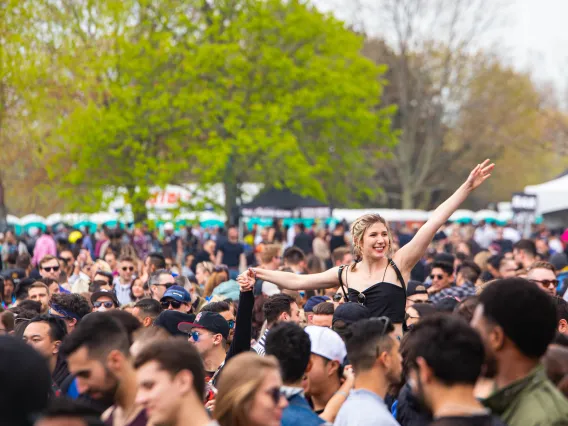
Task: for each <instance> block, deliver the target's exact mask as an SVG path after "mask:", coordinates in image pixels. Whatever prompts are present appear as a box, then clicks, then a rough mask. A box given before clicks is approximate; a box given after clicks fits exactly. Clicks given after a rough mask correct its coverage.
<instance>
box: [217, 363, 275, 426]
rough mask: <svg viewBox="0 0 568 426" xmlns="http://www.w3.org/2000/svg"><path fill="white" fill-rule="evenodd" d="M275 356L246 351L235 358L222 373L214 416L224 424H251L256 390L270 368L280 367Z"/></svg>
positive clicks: (234, 425) (243, 425)
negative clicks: (251, 411) (250, 414)
mask: <svg viewBox="0 0 568 426" xmlns="http://www.w3.org/2000/svg"><path fill="white" fill-rule="evenodd" d="M278 369H279V364H278V360H277V359H276V358H275V357H273V356H265V357H261V356H260V355H257V354H256V353H254V352H245V353H242V354H240V355H237V356H236V357H234V358H232V359H231V360H230V361H229V362H228V363H227V365H226V366H225V368H223V373H221V375H220V377H219V386H218V387H217V389H218V394H217V398H216V401H215V411H214V412H213V417H214V418H215V420H217V421H218V422H219V424H220V425H221V426H247V425H248V424H249V423H250V422H249V421H248V412H249V411H250V408H251V404H252V401H253V399H254V395H255V393H256V391H257V390H258V389H259V388H260V386H261V384H262V381H263V380H264V378H265V377H266V370H277V371H279V370H278Z"/></svg>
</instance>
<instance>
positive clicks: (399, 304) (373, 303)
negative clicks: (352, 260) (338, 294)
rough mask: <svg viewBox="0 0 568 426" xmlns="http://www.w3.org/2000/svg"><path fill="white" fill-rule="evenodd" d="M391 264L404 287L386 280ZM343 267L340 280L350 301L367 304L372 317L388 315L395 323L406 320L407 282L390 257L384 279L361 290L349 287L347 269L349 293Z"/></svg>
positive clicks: (347, 272)
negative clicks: (343, 275)
mask: <svg viewBox="0 0 568 426" xmlns="http://www.w3.org/2000/svg"><path fill="white" fill-rule="evenodd" d="M389 266H392V267H393V269H394V271H395V272H396V275H397V277H398V280H399V282H400V284H401V286H402V287H399V286H397V285H396V284H393V283H389V282H387V281H385V280H384V277H385V276H386V273H387V269H388V267H389ZM343 269H344V268H342V267H340V272H339V277H340V280H339V282H340V284H341V288H342V290H343V293H344V295H345V296H346V297H347V299H348V300H349V301H350V302H356V303H359V304H361V305H364V306H366V307H367V308H368V309H369V311H371V317H382V316H385V317H388V318H389V319H390V320H391V321H392V322H393V323H403V322H404V312H405V306H406V284H405V282H404V278H403V277H402V274H401V273H400V270H399V269H398V267H397V266H396V264H395V263H394V262H393V261H392V260H391V259H389V263H388V265H387V267H386V268H385V275H384V276H383V281H381V282H378V283H376V284H373V285H372V286H370V287H368V288H366V289H365V290H364V291H361V292H360V291H357V290H355V289H354V288H349V283H348V281H347V276H348V274H349V269H347V271H346V272H345V285H346V286H347V293H345V289H344V285H343V278H342V276H341V275H342V272H343Z"/></svg>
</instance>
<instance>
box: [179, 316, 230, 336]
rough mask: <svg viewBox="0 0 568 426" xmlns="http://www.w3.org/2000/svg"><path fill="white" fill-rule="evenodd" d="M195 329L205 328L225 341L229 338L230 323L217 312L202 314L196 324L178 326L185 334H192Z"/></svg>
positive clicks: (188, 323) (184, 323)
mask: <svg viewBox="0 0 568 426" xmlns="http://www.w3.org/2000/svg"><path fill="white" fill-rule="evenodd" d="M194 328H203V329H205V330H208V331H210V332H212V333H214V334H220V335H221V336H223V338H224V339H226V338H227V337H229V331H230V329H229V323H228V322H227V320H226V319H225V318H223V317H222V316H221V315H220V314H218V313H216V312H200V313H198V314H197V316H196V317H195V321H194V322H182V323H180V324H178V330H179V331H181V332H183V333H185V334H190V333H191V331H192V330H193V329H194Z"/></svg>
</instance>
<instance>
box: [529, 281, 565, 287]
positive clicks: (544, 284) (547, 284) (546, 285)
mask: <svg viewBox="0 0 568 426" xmlns="http://www.w3.org/2000/svg"><path fill="white" fill-rule="evenodd" d="M531 282H533V283H535V284H540V285H541V286H543V287H544V288H548V287H550V285H553V286H554V287H556V286H557V285H558V283H559V282H560V281H558V280H531Z"/></svg>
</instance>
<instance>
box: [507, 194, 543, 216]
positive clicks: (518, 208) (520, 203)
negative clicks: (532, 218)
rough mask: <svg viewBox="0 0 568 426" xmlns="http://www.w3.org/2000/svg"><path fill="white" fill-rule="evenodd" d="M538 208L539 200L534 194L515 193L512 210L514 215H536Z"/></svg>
mask: <svg viewBox="0 0 568 426" xmlns="http://www.w3.org/2000/svg"><path fill="white" fill-rule="evenodd" d="M537 207H538V198H537V196H536V195H534V194H527V193H525V192H515V193H513V199H512V200H511V210H513V213H515V214H517V213H533V214H534V213H536V209H537Z"/></svg>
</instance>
